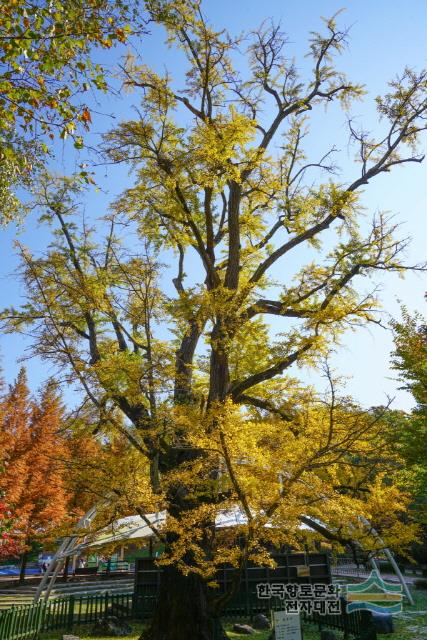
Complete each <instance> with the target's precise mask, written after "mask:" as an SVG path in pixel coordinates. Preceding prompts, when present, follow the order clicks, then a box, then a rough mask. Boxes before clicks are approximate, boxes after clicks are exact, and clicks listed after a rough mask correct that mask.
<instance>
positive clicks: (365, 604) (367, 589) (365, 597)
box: [342, 571, 403, 613]
mask: <svg viewBox="0 0 427 640" xmlns="http://www.w3.org/2000/svg"><path fill="white" fill-rule="evenodd" d="M342 590H343V591H344V594H343V595H344V596H345V598H346V600H347V612H348V613H351V612H352V611H357V610H360V609H366V610H367V611H374V612H375V613H398V612H400V611H402V599H403V596H402V585H401V584H389V583H387V582H385V581H384V580H383V579H382V578H381V576H380V574H379V573H378V571H372V572H371V575H370V576H369V578H368V579H367V580H365V582H360V583H359V584H348V585H347V586H346V587H344V588H342Z"/></svg>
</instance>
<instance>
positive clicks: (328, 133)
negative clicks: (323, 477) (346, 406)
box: [0, 0, 427, 409]
mask: <svg viewBox="0 0 427 640" xmlns="http://www.w3.org/2000/svg"><path fill="white" fill-rule="evenodd" d="M203 7H204V11H205V14H206V15H207V16H208V18H209V19H210V20H211V21H212V22H213V23H214V25H215V26H217V27H224V26H226V27H227V28H228V29H229V30H230V31H231V32H232V33H239V32H241V31H248V30H251V29H255V28H256V27H257V26H258V25H259V23H260V22H262V21H263V20H264V19H265V18H268V17H273V18H274V19H275V20H278V21H280V22H281V24H282V28H283V30H284V31H286V32H287V34H288V36H289V45H288V49H289V55H291V56H292V55H294V56H295V58H296V62H297V65H298V66H299V67H300V68H301V69H304V68H306V67H307V64H308V63H307V59H305V58H304V54H305V53H306V51H307V37H308V34H309V32H310V31H311V30H318V29H321V26H322V25H321V20H320V16H327V17H329V16H331V15H332V14H334V13H335V12H337V11H338V10H340V9H342V8H345V11H344V12H343V13H342V14H341V16H340V17H339V24H340V25H341V26H348V27H350V35H349V46H348V48H347V49H346V50H345V52H344V53H343V55H342V56H341V57H340V59H339V60H338V66H339V68H340V69H342V70H344V71H345V72H346V73H347V75H348V76H349V77H350V78H351V79H352V80H353V81H355V82H361V83H363V84H365V85H366V88H367V90H368V95H367V96H366V98H365V100H364V102H363V103H356V104H355V105H354V107H353V109H352V113H353V114H355V116H356V117H359V118H360V121H361V122H363V123H364V124H365V125H366V126H367V127H368V128H370V129H372V130H373V131H378V130H379V129H380V127H381V125H380V124H379V123H378V122H377V118H376V112H375V108H374V103H373V99H374V97H375V96H376V95H378V94H380V93H383V92H384V91H385V90H386V83H387V80H389V79H391V78H392V77H393V76H394V75H395V74H396V73H398V72H400V71H401V70H402V69H403V68H404V66H405V65H409V66H411V67H414V68H417V69H421V68H423V67H426V66H427V44H426V33H427V4H426V3H425V1H422V0H408V1H407V2H401V1H399V2H397V1H395V2H391V1H388V2H387V1H386V0H376V1H375V2H366V1H363V0H358V1H356V0H352V1H350V2H347V3H346V4H345V5H343V3H342V2H338V1H333V0H317V1H314V0H300V1H299V2H296V1H295V0H290V1H288V2H280V1H279V0H267V1H264V2H260V1H259V0H234V1H233V2H231V1H230V0H205V2H204V3H203ZM137 48H138V50H139V52H140V53H141V55H142V57H143V60H144V62H145V63H146V64H149V65H151V66H154V67H155V68H156V69H157V70H159V71H162V69H164V68H165V67H166V68H168V70H170V72H171V74H172V75H173V76H174V77H175V78H179V76H180V73H182V59H181V57H180V56H179V55H176V53H175V52H174V51H172V50H168V49H167V48H166V47H165V46H164V44H163V33H162V32H161V31H160V30H157V29H154V30H153V33H152V35H151V36H149V37H146V38H145V39H144V40H143V41H142V42H141V43H140V44H138V45H137ZM103 56H105V54H103ZM117 60H118V58H117V53H115V52H112V53H108V59H107V61H108V63H109V64H110V65H111V67H112V68H114V66H115V65H116V63H117ZM134 103H138V96H137V95H135V94H133V95H128V94H125V95H121V96H117V97H114V98H112V97H111V96H110V97H108V98H107V97H105V96H98V97H97V103H95V102H94V99H93V97H88V104H89V106H90V107H91V108H93V109H96V111H97V112H98V113H99V115H96V114H94V115H93V120H94V125H93V132H92V133H91V136H90V142H91V144H92V145H94V146H96V144H97V143H98V142H99V134H100V133H102V132H103V131H105V130H106V129H108V128H109V127H110V126H111V125H112V124H113V123H114V122H116V123H117V122H118V121H120V119H125V118H128V117H130V116H132V114H134V110H133V106H132V105H133V104H134ZM334 143H335V144H336V145H337V146H338V148H339V149H340V150H341V153H340V163H341V164H342V166H343V173H342V176H341V177H342V178H343V179H346V178H351V177H353V176H354V175H355V173H356V172H357V171H358V168H357V167H356V166H355V165H354V164H353V162H352V153H351V152H349V151H348V149H347V137H346V130H345V116H344V114H343V113H342V112H340V111H339V110H337V109H334V108H332V109H330V110H328V112H327V113H325V112H324V111H323V110H322V109H320V110H318V112H316V113H315V114H314V117H313V124H312V134H311V136H310V138H309V150H310V152H312V153H313V154H315V155H316V154H318V153H319V152H320V151H321V150H326V149H327V148H328V147H329V146H331V145H332V144H334ZM423 148H424V149H425V150H427V135H426V136H425V137H424V140H423ZM84 159H86V157H85V156H77V155H76V154H75V152H74V150H73V149H72V148H71V146H70V145H68V144H67V143H65V145H64V144H62V143H61V145H57V147H56V155H55V160H54V162H53V163H52V168H53V169H54V170H55V171H57V172H59V173H67V172H69V171H71V170H73V169H74V167H75V166H76V165H77V164H78V163H79V162H81V161H82V160H84ZM89 161H91V158H89ZM96 173H97V180H98V183H99V185H100V186H101V188H102V191H100V192H98V193H96V192H95V191H94V190H93V191H92V192H91V193H90V195H89V196H88V199H87V202H86V210H87V211H88V213H89V214H90V215H91V216H93V217H96V216H98V215H102V214H103V213H104V212H105V210H106V207H107V206H108V202H109V201H110V200H111V199H113V198H114V196H115V195H117V194H118V193H120V191H121V190H122V189H123V188H125V187H126V185H128V184H129V183H130V178H129V176H128V174H127V170H126V169H125V168H123V167H102V166H100V167H97V169H96ZM426 185H427V162H426V163H425V164H422V165H410V166H408V167H405V168H397V170H396V171H395V172H393V174H390V175H384V176H381V177H380V178H379V179H378V180H376V181H375V182H374V183H372V184H371V185H369V187H368V188H367V189H366V190H365V193H364V194H363V203H364V205H365V207H366V209H367V212H368V213H369V214H373V213H375V211H378V210H388V211H391V212H393V213H395V214H396V218H397V220H399V221H400V222H402V225H403V226H402V235H404V236H410V237H412V243H411V246H410V248H409V250H408V252H407V262H408V263H412V264H413V263H417V262H420V261H422V260H424V259H425V257H426V250H425V244H426V238H427V233H426V231H427V224H426V213H427V212H426V208H427V200H426ZM15 237H16V230H15V229H14V228H13V227H10V228H8V229H7V230H5V231H1V233H0V255H1V263H0V306H1V307H5V306H10V305H18V304H19V302H20V300H22V297H21V296H22V291H20V287H19V283H18V281H17V279H16V277H15V276H14V274H13V271H14V269H15V268H16V264H17V261H16V258H15V255H14V249H13V241H14V239H15ZM19 239H20V240H21V241H22V242H23V243H24V244H27V245H29V246H30V247H31V248H32V249H33V250H35V251H37V250H43V248H44V247H45V246H46V243H47V241H48V234H47V232H46V230H44V229H41V228H38V227H37V224H36V222H35V218H30V219H28V220H27V222H26V224H25V228H24V229H23V230H22V232H21V233H20V238H19ZM375 283H376V284H378V285H380V287H381V299H382V301H383V306H384V309H385V310H386V312H388V313H389V314H391V315H392V316H394V317H398V316H399V308H400V304H405V305H406V306H407V307H408V308H409V309H410V310H416V309H417V310H420V311H421V312H425V304H424V300H423V294H424V291H425V290H426V289H427V282H426V276H425V275H424V274H421V275H420V274H416V273H410V274H408V275H407V276H406V278H405V280H400V279H399V278H398V277H397V276H396V275H393V274H386V275H384V274H382V275H381V274H380V275H379V276H378V277H377V278H376V281H375ZM363 286H365V285H363ZM25 346H26V341H25V339H23V338H22V337H13V336H1V337H0V352H1V355H2V366H3V369H4V375H5V377H6V379H7V380H8V381H11V380H12V379H13V378H14V377H15V375H16V373H17V370H18V368H19V366H20V365H19V363H18V359H19V358H20V357H22V356H23V355H25ZM391 348H392V339H391V334H390V333H389V332H387V331H384V330H382V329H380V328H378V327H374V328H370V329H362V330H359V331H358V332H357V333H355V334H354V333H353V334H348V335H346V337H345V339H344V344H343V347H342V349H341V350H340V351H339V353H338V354H337V355H336V357H335V359H334V365H335V366H336V367H337V369H338V370H339V372H340V373H342V374H344V375H346V376H352V379H351V380H350V381H349V383H348V391H349V392H350V393H351V394H353V395H354V396H355V398H356V399H358V400H359V401H360V402H361V403H362V404H364V405H366V406H369V405H376V404H380V403H382V402H384V399H385V394H386V393H388V394H390V395H393V396H394V395H396V402H395V406H396V407H400V408H406V409H407V408H409V407H410V406H411V405H412V399H411V397H410V396H409V395H408V394H406V393H405V392H402V391H398V390H397V387H398V383H396V381H394V380H393V379H392V378H393V375H394V374H393V372H392V371H390V368H389V353H390V349H391ZM27 366H28V369H29V381H30V384H31V386H32V387H33V388H34V389H35V388H37V387H38V386H39V385H40V384H41V383H42V381H43V380H44V379H46V378H47V377H48V376H49V375H51V374H52V373H53V370H52V368H50V367H49V366H48V365H47V364H46V363H40V362H37V361H31V363H27ZM303 376H304V378H305V379H308V380H311V381H314V382H317V378H316V376H313V375H311V376H310V375H308V374H307V373H306V372H303Z"/></svg>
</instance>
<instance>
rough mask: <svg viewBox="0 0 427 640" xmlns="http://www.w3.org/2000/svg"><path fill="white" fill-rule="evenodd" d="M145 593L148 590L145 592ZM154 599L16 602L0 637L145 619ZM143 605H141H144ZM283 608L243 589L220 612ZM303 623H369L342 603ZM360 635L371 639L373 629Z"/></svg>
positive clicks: (358, 629)
mask: <svg viewBox="0 0 427 640" xmlns="http://www.w3.org/2000/svg"><path fill="white" fill-rule="evenodd" d="M147 596H148V594H147ZM156 600H157V594H155V595H154V594H153V593H151V594H150V596H148V597H147V598H141V595H140V596H139V598H135V599H134V594H132V593H123V594H122V593H119V594H117V593H103V594H94V595H85V596H83V595H82V596H75V595H70V596H67V597H64V598H55V599H52V600H49V601H48V602H39V603H37V604H29V605H19V606H14V607H12V608H10V609H6V610H5V611H2V612H0V639H1V640H36V639H37V638H38V636H39V634H40V633H42V632H46V631H59V630H64V631H72V629H73V628H74V627H75V626H78V625H84V624H91V623H94V622H96V621H97V620H98V619H99V618H101V617H103V616H105V615H107V614H108V615H116V616H117V617H119V618H135V617H138V618H142V619H145V620H146V619H149V618H150V617H151V615H152V612H153V608H154V606H155V603H156ZM144 605H145V606H144ZM282 608H283V601H281V600H280V599H276V598H274V599H271V600H268V601H264V602H262V601H261V600H259V599H255V598H248V596H247V593H246V594H244V596H243V597H242V594H240V595H237V596H236V597H235V598H234V599H233V601H232V602H230V603H229V604H228V605H227V607H226V609H225V611H224V614H223V617H224V618H225V619H227V618H233V619H236V618H244V619H247V618H253V616H254V615H256V614H257V613H265V614H270V613H271V611H272V610H279V609H282ZM302 619H303V622H304V624H310V625H316V626H318V628H319V629H323V628H329V629H336V630H339V631H343V632H344V637H345V638H348V637H350V636H351V637H355V638H358V637H360V636H361V635H362V633H364V634H366V632H367V631H368V629H369V628H370V627H371V622H370V619H369V614H367V612H365V611H354V612H352V613H347V612H346V611H345V607H344V608H343V611H342V613H341V614H340V615H319V614H316V613H314V614H310V615H309V614H303V616H302ZM363 637H364V638H368V637H369V638H370V640H375V638H376V635H375V631H374V630H372V632H371V634H370V635H369V636H367V635H364V636H363Z"/></svg>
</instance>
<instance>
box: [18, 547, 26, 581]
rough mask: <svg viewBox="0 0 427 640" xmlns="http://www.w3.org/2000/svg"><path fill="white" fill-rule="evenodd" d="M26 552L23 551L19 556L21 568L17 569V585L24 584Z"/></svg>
mask: <svg viewBox="0 0 427 640" xmlns="http://www.w3.org/2000/svg"><path fill="white" fill-rule="evenodd" d="M27 559H28V551H24V553H23V554H22V556H21V566H20V569H19V584H24V582H25V569H26V568H27Z"/></svg>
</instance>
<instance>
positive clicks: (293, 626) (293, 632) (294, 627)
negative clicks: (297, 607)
mask: <svg viewBox="0 0 427 640" xmlns="http://www.w3.org/2000/svg"><path fill="white" fill-rule="evenodd" d="M274 633H275V639H276V640H302V634H301V618H300V615H299V613H286V611H274Z"/></svg>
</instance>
